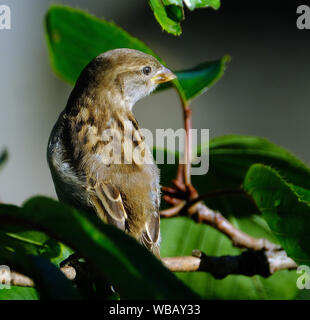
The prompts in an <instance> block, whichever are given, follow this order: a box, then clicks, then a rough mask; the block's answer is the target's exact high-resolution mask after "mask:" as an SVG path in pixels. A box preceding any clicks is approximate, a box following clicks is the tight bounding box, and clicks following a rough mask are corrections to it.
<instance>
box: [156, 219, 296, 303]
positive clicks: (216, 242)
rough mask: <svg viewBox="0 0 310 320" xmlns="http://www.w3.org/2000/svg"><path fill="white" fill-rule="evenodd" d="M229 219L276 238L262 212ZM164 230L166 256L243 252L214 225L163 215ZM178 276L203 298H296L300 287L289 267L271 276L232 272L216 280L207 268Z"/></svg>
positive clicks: (249, 230) (257, 233) (257, 234)
mask: <svg viewBox="0 0 310 320" xmlns="http://www.w3.org/2000/svg"><path fill="white" fill-rule="evenodd" d="M230 220H231V222H232V223H233V224H234V225H235V226H236V227H238V228H240V229H241V230H243V231H244V232H247V233H248V234H250V235H252V236H255V237H265V238H268V239H269V240H271V241H275V238H274V237H273V235H272V234H271V233H270V231H269V228H268V226H267V224H266V222H265V221H264V220H263V219H262V218H261V217H260V216H251V217H248V218H241V219H235V218H234V219H230ZM161 232H162V250H161V253H162V256H163V257H166V256H183V255H191V252H192V250H193V249H199V250H202V251H203V252H204V253H206V254H207V255H212V256H221V255H238V254H240V253H241V250H240V249H238V248H234V247H232V245H231V241H230V240H229V239H228V238H226V237H225V236H224V235H223V234H221V233H220V232H218V231H217V230H215V229H214V228H212V227H210V226H206V225H201V224H197V223H195V222H193V221H192V220H190V219H188V218H184V217H182V218H170V219H162V220H161ZM177 276H178V277H179V278H180V279H182V280H183V281H184V282H185V284H187V285H188V286H190V287H191V288H192V289H193V290H195V291H196V292H197V293H198V294H199V295H201V296H202V298H204V299H293V298H294V297H295V296H296V295H297V291H298V289H297V287H296V279H297V275H296V272H295V271H287V270H284V271H280V272H276V273H275V274H274V275H272V276H271V277H269V278H262V277H261V276H253V277H246V276H238V275H231V276H228V277H226V278H224V279H222V280H216V279H214V278H213V277H212V276H211V275H210V274H209V273H204V272H190V273H177Z"/></svg>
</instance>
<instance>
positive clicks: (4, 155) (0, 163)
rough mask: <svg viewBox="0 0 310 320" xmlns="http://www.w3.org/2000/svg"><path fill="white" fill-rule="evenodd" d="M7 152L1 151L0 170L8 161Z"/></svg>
mask: <svg viewBox="0 0 310 320" xmlns="http://www.w3.org/2000/svg"><path fill="white" fill-rule="evenodd" d="M8 157H9V156H8V152H7V150H3V151H2V152H1V154H0V169H1V168H2V167H3V165H4V164H5V163H6V162H7V160H8Z"/></svg>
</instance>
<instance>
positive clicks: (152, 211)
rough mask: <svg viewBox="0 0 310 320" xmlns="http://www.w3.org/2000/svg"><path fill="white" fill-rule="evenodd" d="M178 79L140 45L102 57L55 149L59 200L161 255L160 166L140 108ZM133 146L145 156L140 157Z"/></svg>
mask: <svg viewBox="0 0 310 320" xmlns="http://www.w3.org/2000/svg"><path fill="white" fill-rule="evenodd" d="M175 78H176V76H175V75H174V74H173V73H172V72H171V71H170V70H169V69H167V68H166V67H164V66H163V65H162V64H161V63H160V62H159V61H158V60H157V59H155V58H154V57H153V56H151V55H148V54H145V53H143V52H140V51H137V50H132V49H126V48H123V49H115V50H110V51H107V52H105V53H103V54H101V55H99V56H98V57H96V58H95V59H93V60H92V61H91V62H90V63H89V64H88V65H87V66H86V67H85V68H84V70H83V71H82V72H81V74H80V76H79V78H78V80H77V82H76V84H75V87H74V88H73V90H72V92H71V94H70V96H69V99H68V102H67V105H66V107H65V109H64V110H63V111H62V113H61V114H60V116H59V118H58V120H57V122H56V124H55V125H54V127H53V129H52V132H51V135H50V138H49V142H48V147H47V160H48V164H49V168H50V171H51V175H52V178H53V182H54V186H55V190H56V193H57V196H58V199H59V200H60V201H62V202H65V203H67V204H69V205H71V206H73V207H75V208H77V209H79V210H83V211H84V212H86V213H88V214H92V215H97V216H98V217H99V218H100V219H101V220H102V221H103V222H104V223H109V224H111V225H114V226H115V227H117V228H119V229H121V230H123V231H124V232H126V233H128V234H129V235H131V236H133V237H134V238H135V239H137V240H138V241H139V242H140V243H141V244H143V245H144V246H146V247H147V248H148V249H149V250H150V251H151V252H153V253H154V254H155V255H156V256H157V257H160V217H159V206H160V184H159V183H160V181H159V169H158V167H157V166H156V164H155V163H154V160H153V157H152V154H151V151H150V150H149V148H148V146H147V145H146V143H145V139H144V136H143V134H142V132H141V129H140V127H139V124H138V121H137V120H136V118H135V117H134V115H133V113H132V108H133V106H134V105H135V103H136V102H137V101H138V100H140V99H141V98H143V97H145V96H147V95H149V94H150V93H151V92H152V91H153V90H154V89H155V88H156V87H157V86H158V85H159V84H160V83H164V82H167V81H171V80H173V79H175ZM125 129H126V130H125ZM125 131H126V132H127V134H124V132H125ZM128 132H129V133H130V134H128ZM111 138H112V139H111ZM111 146H112V147H111ZM128 150H129V151H128ZM131 150H135V152H136V150H138V151H137V152H136V153H137V154H138V155H139V156H138V157H132V156H131V155H132V152H131ZM116 159H117V160H118V161H115V160H116ZM119 160H121V161H119Z"/></svg>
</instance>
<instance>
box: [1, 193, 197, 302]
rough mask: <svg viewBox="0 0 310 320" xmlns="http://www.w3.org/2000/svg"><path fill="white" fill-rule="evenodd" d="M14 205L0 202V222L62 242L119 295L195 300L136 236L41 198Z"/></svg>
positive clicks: (194, 296)
mask: <svg viewBox="0 0 310 320" xmlns="http://www.w3.org/2000/svg"><path fill="white" fill-rule="evenodd" d="M15 208H16V207H14V206H8V205H0V223H1V224H3V223H12V221H11V220H14V221H15V223H16V222H18V223H26V224H29V225H30V226H31V227H35V228H36V229H39V230H41V231H45V232H46V233H47V234H48V235H49V236H53V237H54V238H55V239H56V240H58V241H61V242H63V243H65V244H66V245H68V246H69V247H71V248H72V249H73V250H75V251H77V252H79V253H80V254H81V256H82V257H84V258H85V259H86V260H87V261H89V262H91V263H92V265H93V266H94V267H95V268H96V270H97V271H98V272H99V273H101V274H103V275H104V277H105V278H106V279H107V280H109V281H110V282H111V283H112V284H113V286H114V288H115V289H116V291H117V292H118V293H119V294H120V296H121V298H131V299H135V298H136V299H138V298H140V299H156V298H157V299H159V298H160V299H167V298H170V299H197V298H198V296H197V295H195V294H194V293H193V292H192V291H191V290H190V289H188V288H187V287H186V286H185V285H184V284H183V283H182V282H181V281H179V280H178V279H177V278H176V277H175V276H174V275H173V274H172V273H171V272H170V271H169V270H167V269H166V268H165V267H164V266H163V265H162V263H161V262H160V261H159V260H157V259H156V258H155V257H154V256H153V255H152V254H151V253H149V252H148V250H146V249H145V248H144V247H143V246H141V245H140V244H138V243H137V242H136V240H134V239H133V238H132V237H130V236H128V235H126V234H125V233H124V232H122V231H120V230H118V229H116V228H115V227H113V226H111V225H106V224H104V223H102V222H101V221H100V220H99V219H98V218H97V217H95V216H94V217H93V216H91V215H86V214H83V213H79V212H78V211H77V210H75V209H72V208H70V207H68V206H66V205H64V204H62V203H59V202H57V201H54V200H51V199H48V198H44V197H37V198H33V199H31V200H29V201H27V202H26V203H25V204H24V206H23V207H22V208H21V209H20V210H16V209H15Z"/></svg>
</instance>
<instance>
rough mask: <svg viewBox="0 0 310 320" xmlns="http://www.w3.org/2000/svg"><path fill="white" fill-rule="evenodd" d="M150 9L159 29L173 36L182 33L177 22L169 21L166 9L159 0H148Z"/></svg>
mask: <svg viewBox="0 0 310 320" xmlns="http://www.w3.org/2000/svg"><path fill="white" fill-rule="evenodd" d="M149 4H150V7H151V9H152V10H153V13H154V16H155V18H156V20H157V21H158V23H159V24H160V25H161V27H162V28H163V29H164V30H165V31H167V32H168V33H171V34H173V35H175V36H179V35H180V34H181V33H182V29H181V25H180V23H179V21H176V20H175V19H171V18H170V17H169V15H168V13H167V11H166V7H165V6H164V5H163V3H162V1H161V0H149Z"/></svg>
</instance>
